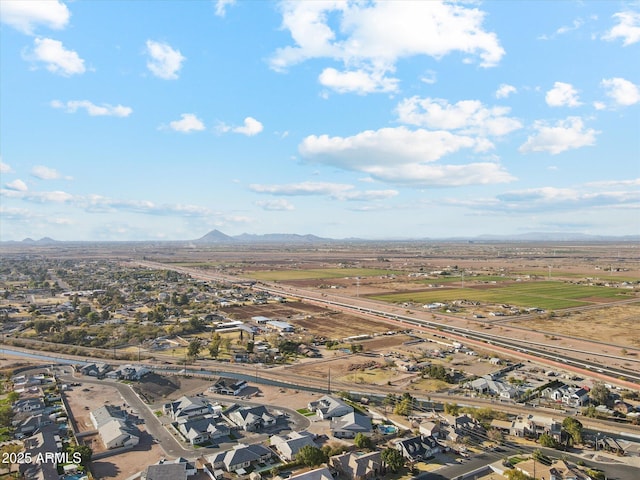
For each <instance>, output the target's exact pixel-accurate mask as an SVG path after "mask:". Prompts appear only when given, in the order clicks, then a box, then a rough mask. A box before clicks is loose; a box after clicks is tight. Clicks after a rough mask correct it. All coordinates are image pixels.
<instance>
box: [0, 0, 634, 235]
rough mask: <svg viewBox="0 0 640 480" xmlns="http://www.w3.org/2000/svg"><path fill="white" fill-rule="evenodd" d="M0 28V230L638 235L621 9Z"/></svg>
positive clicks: (237, 17) (21, 19) (194, 6)
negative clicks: (215, 230)
mask: <svg viewBox="0 0 640 480" xmlns="http://www.w3.org/2000/svg"><path fill="white" fill-rule="evenodd" d="M0 18H1V21H2V23H1V26H0V36H1V37H0V40H1V41H0V43H1V46H0V49H1V50H0V54H1V57H0V69H1V71H0V103H1V106H0V155H1V157H0V161H1V163H0V175H1V177H0V194H1V195H0V215H1V217H0V219H1V223H0V240H22V239H24V238H26V237H31V238H34V239H38V238H41V237H44V236H49V237H52V238H54V239H56V240H121V241H124V240H185V239H194V238H198V237H200V236H202V235H204V234H205V233H207V232H208V231H210V230H212V229H216V228H217V229H219V230H221V231H223V232H225V233H227V234H229V235H237V234H240V233H243V232H247V233H253V234H264V233H299V234H308V233H310V234H315V235H319V236H323V237H331V238H348V237H360V238H369V239H392V238H423V237H430V238H443V237H454V236H464V237H472V236H476V235H482V234H505V235H515V234H521V233H525V232H533V231H536V232H540V231H544V232H580V233H587V234H594V235H632V234H639V233H640V215H639V207H640V189H639V186H640V3H638V2H618V1H602V2H596V1H587V2H582V1H575V2H573V1H559V2H538V1H532V2H521V1H517V2H516V1H512V2H509V1H491V2H472V1H468V2H459V3H451V2H436V1H428V2H427V1H418V2H411V1H404V2H396V1H393V2H373V1H361V2H338V1H313V2H303V1H295V2H267V1H264V2H262V1H260V2H257V1H246V2H245V1H240V0H238V1H232V0H226V1H209V0H199V1H190V2H179V1H169V0H163V1H135V2H134V1H128V2H127V1H109V0H104V1H83V0H77V1H69V2H63V1H59V0H48V1H47V0H45V1H38V0H21V1H13V0H2V2H1V3H0Z"/></svg>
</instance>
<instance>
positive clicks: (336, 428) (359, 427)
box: [329, 412, 372, 438]
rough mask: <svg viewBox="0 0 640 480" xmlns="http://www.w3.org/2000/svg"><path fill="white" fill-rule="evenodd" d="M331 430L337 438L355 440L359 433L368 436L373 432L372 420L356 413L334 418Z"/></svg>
mask: <svg viewBox="0 0 640 480" xmlns="http://www.w3.org/2000/svg"><path fill="white" fill-rule="evenodd" d="M329 428H330V430H331V435H333V436H334V437H336V438H355V436H356V435H357V434H358V433H362V434H365V435H368V434H370V433H371V431H372V426H371V419H370V418H369V417H367V416H366V415H362V414H359V413H356V412H351V413H347V414H346V415H343V416H341V417H333V418H332V419H331V422H330V425H329Z"/></svg>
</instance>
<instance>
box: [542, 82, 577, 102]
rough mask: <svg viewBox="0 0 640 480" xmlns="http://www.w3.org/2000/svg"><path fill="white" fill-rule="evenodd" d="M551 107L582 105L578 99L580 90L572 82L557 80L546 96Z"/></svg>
mask: <svg viewBox="0 0 640 480" xmlns="http://www.w3.org/2000/svg"><path fill="white" fill-rule="evenodd" d="M545 100H546V102H547V105H549V106H550V107H578V106H580V105H582V103H580V100H578V91H577V90H576V89H575V88H573V85H571V84H570V83H564V82H555V83H554V84H553V88H552V89H551V90H549V91H548V92H547V95H546V96H545Z"/></svg>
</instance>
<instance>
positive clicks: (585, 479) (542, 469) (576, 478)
mask: <svg viewBox="0 0 640 480" xmlns="http://www.w3.org/2000/svg"><path fill="white" fill-rule="evenodd" d="M515 468H516V469H517V470H520V471H521V472H522V473H524V474H525V475H528V476H530V477H533V476H534V475H535V478H548V479H549V480H591V477H590V476H588V475H587V474H586V473H584V472H582V471H580V470H578V469H577V468H574V467H570V466H569V465H568V464H567V462H565V461H564V460H558V461H557V462H555V463H553V464H551V465H545V464H543V463H541V462H536V461H535V460H533V459H530V460H525V461H524V462H520V463H518V464H517V465H516V466H515Z"/></svg>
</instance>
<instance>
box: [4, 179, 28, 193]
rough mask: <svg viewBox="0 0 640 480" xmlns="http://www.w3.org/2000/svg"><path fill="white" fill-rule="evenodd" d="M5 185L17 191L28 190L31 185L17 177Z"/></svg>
mask: <svg viewBox="0 0 640 480" xmlns="http://www.w3.org/2000/svg"><path fill="white" fill-rule="evenodd" d="M4 186H5V188H7V189H9V190H14V191H16V192H26V191H27V190H29V187H27V184H26V183H24V182H23V181H22V180H20V179H16V180H14V181H12V182H9V183H5V185H4Z"/></svg>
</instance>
